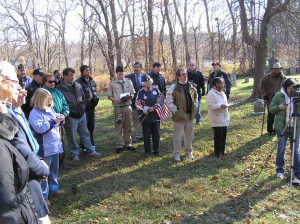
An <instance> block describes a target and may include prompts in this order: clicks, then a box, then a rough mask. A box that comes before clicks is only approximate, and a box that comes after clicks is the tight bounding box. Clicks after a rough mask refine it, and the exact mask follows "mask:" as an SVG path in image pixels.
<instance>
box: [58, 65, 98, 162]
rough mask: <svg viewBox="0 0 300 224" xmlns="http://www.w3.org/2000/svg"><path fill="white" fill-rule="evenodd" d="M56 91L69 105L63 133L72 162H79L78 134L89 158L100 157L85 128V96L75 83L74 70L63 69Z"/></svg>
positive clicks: (79, 86)
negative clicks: (76, 137) (60, 93)
mask: <svg viewBox="0 0 300 224" xmlns="http://www.w3.org/2000/svg"><path fill="white" fill-rule="evenodd" d="M57 89H58V90H60V91H61V92H62V94H63V95H64V96H65V98H66V101H67V103H68V105H69V109H70V114H69V116H68V117H66V119H65V125H64V128H65V131H66V136H67V141H68V146H69V150H70V152H71V156H72V159H73V161H79V158H78V155H79V146H78V145H77V143H76V139H75V135H76V132H78V134H79V137H80V140H81V141H82V143H83V144H84V146H85V147H86V150H87V152H88V155H89V156H101V153H98V152H96V151H95V147H94V146H92V143H91V137H90V132H89V130H88V129H87V126H86V116H85V113H84V111H85V95H84V93H83V91H82V88H81V85H80V84H78V83H77V82H76V81H75V70H74V69H72V68H65V69H64V70H63V79H62V81H61V83H60V84H59V85H58V86H57Z"/></svg>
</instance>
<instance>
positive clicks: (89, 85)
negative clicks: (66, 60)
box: [76, 65, 99, 149]
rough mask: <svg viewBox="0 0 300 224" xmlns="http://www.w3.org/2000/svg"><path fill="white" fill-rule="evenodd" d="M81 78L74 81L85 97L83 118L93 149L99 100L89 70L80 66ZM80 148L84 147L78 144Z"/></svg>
mask: <svg viewBox="0 0 300 224" xmlns="http://www.w3.org/2000/svg"><path fill="white" fill-rule="evenodd" d="M80 72H81V77H79V78H78V79H76V82H78V83H79V84H80V85H81V87H82V91H83V92H84V95H85V100H86V107H85V116H86V122H87V128H88V130H89V132H90V136H91V142H92V145H93V146H94V147H95V142H94V130H95V108H96V106H97V105H98V102H99V98H98V96H97V85H96V82H95V81H94V79H93V78H92V77H91V70H90V68H89V66H87V65H82V66H81V67H80ZM80 145H81V148H83V149H84V148H85V146H84V145H83V144H82V142H80Z"/></svg>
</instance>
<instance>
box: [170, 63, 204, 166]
mask: <svg viewBox="0 0 300 224" xmlns="http://www.w3.org/2000/svg"><path fill="white" fill-rule="evenodd" d="M176 77H177V80H176V82H175V83H173V84H172V85H171V86H170V88H169V90H168V92H167V106H168V108H169V110H170V111H171V112H172V120H173V126H174V130H173V147H174V152H173V156H174V160H175V161H176V162H180V161H181V160H180V150H181V136H182V134H183V132H184V143H185V155H186V156H187V157H188V158H190V159H194V156H193V147H192V142H193V139H194V124H193V118H194V117H195V116H196V112H197V108H198V95H197V89H196V85H195V84H194V83H191V82H188V80H187V73H186V71H185V69H183V68H180V69H177V71H176Z"/></svg>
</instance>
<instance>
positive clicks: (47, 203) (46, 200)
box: [45, 199, 51, 207]
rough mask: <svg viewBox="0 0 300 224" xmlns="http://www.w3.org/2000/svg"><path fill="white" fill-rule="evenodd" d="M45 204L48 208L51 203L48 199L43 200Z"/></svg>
mask: <svg viewBox="0 0 300 224" xmlns="http://www.w3.org/2000/svg"><path fill="white" fill-rule="evenodd" d="M45 202H46V205H47V206H48V207H50V206H51V203H50V201H49V200H48V199H45Z"/></svg>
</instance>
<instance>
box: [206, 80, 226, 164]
mask: <svg viewBox="0 0 300 224" xmlns="http://www.w3.org/2000/svg"><path fill="white" fill-rule="evenodd" d="M223 85H224V81H223V79H222V78H220V77H216V78H214V79H213V88H212V89H211V90H210V91H209V92H208V94H207V96H206V103H207V109H208V118H209V123H210V126H211V127H212V128H213V129H214V148H215V155H216V157H217V158H219V157H221V156H222V155H224V154H225V143H226V134H227V126H228V125H229V120H230V116H229V113H228V106H227V105H228V103H227V97H226V94H225V93H224V92H223V91H222V89H223Z"/></svg>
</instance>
